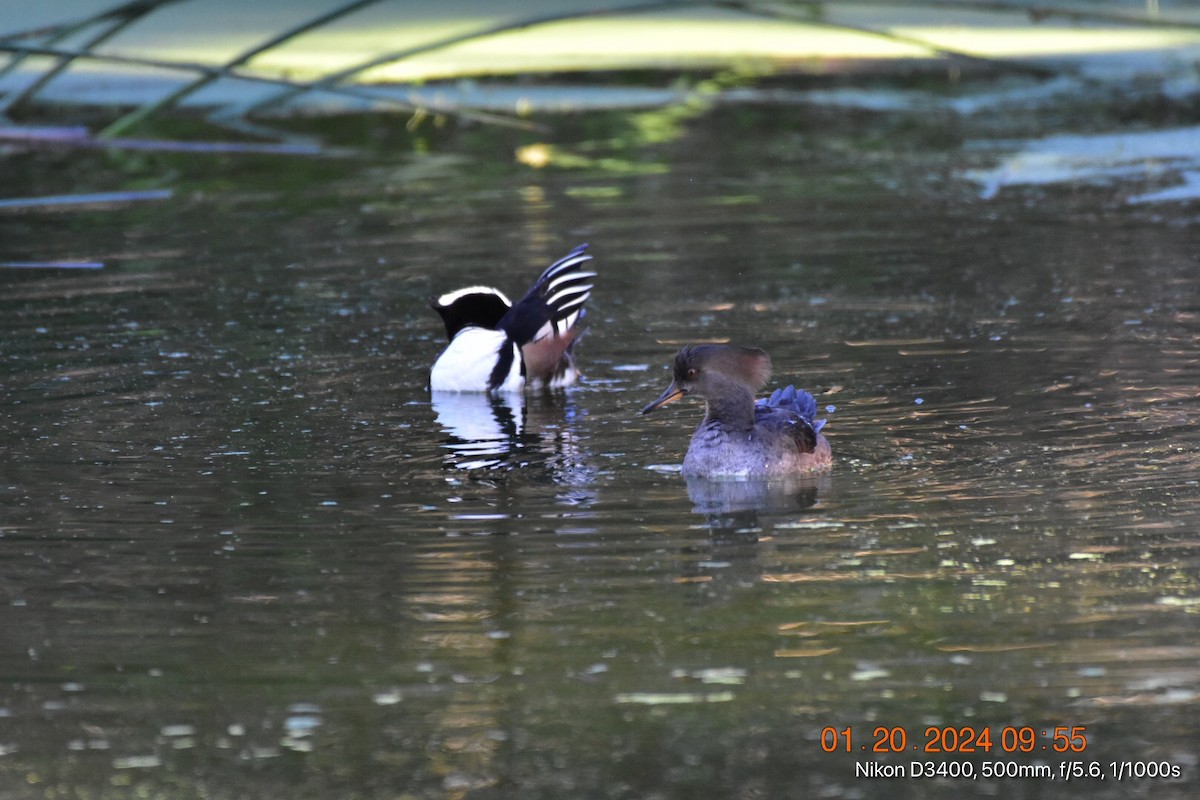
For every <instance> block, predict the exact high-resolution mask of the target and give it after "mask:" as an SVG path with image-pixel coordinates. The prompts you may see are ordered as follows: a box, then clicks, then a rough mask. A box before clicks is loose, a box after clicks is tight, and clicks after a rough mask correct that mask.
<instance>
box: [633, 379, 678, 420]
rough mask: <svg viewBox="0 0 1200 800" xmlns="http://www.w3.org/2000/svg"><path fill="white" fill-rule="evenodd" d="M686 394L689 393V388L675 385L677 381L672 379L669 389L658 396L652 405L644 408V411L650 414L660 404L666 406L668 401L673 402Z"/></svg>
mask: <svg viewBox="0 0 1200 800" xmlns="http://www.w3.org/2000/svg"><path fill="white" fill-rule="evenodd" d="M685 394H687V389H680V388H679V387H678V386H676V385H675V382H674V381H672V382H671V385H670V386H668V387H667V390H666V391H665V392H663V393H662V394H660V395H659V396H658V399H657V400H655V401H654V402H653V403H651V404H650V405H648V406H646V407H645V408H643V409H642V413H643V414H649V413H650V412H651V411H653V410H654V409H656V408H658V407H659V406H665V405H666V404H667V403H672V402H674V401H676V400H678V399H679V398H681V397H683V396H684V395H685Z"/></svg>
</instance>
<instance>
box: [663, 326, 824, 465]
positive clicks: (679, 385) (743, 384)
mask: <svg viewBox="0 0 1200 800" xmlns="http://www.w3.org/2000/svg"><path fill="white" fill-rule="evenodd" d="M770 376H771V357H770V356H768V355H767V354H766V353H764V352H763V351H762V350H759V349H757V348H753V347H734V346H732V345H720V344H699V345H688V346H687V347H685V348H683V349H682V350H680V351H679V354H678V355H676V356H675V374H674V380H673V381H671V385H670V386H668V387H667V389H666V391H665V392H663V393H662V395H660V396H659V398H658V399H657V400H655V401H654V402H653V403H651V404H650V405H648V406H646V407H645V408H643V409H642V413H643V414H649V413H650V412H651V411H653V410H654V409H656V408H658V407H659V406H662V405H665V404H667V403H670V402H671V401H672V400H678V399H679V398H681V397H683V396H684V395H686V394H693V393H694V394H696V395H699V396H700V397H703V398H704V399H705V401H706V402H707V406H706V408H705V412H704V421H703V422H701V423H700V427H698V428H696V433H695V434H694V435H693V436H692V443H691V445H689V446H688V451H687V455H686V456H685V457H684V459H683V474H684V475H686V476H695V477H705V478H709V477H723V476H728V477H733V476H737V477H751V478H770V477H779V476H782V475H793V474H796V473H805V472H809V473H811V472H825V471H827V470H829V468H830V466H831V464H832V462H833V454H832V452H831V451H830V449H829V442H828V441H826V440H825V437H824V436H822V435H821V433H820V431H821V428H822V427H823V426H824V425H825V420H823V419H822V420H818V419H816V415H817V401H816V400H814V399H813V397H812V395H810V394H809V393H808V392H805V391H801V390H798V389H796V388H794V387H792V386H789V387H787V388H786V389H776V390H775V391H774V393H772V394H771V396H770V397H767V398H763V399H761V400H759V401H758V402H755V401H754V393H755V392H756V391H758V390H759V389H761V388H762V387H763V386H764V385H765V384H766V382H767V379H768V378H770Z"/></svg>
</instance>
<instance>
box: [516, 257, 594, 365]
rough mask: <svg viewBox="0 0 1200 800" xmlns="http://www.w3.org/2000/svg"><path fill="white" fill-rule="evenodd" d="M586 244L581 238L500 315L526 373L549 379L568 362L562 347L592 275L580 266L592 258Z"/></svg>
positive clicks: (573, 330) (572, 333) (571, 335)
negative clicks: (574, 246)
mask: <svg viewBox="0 0 1200 800" xmlns="http://www.w3.org/2000/svg"><path fill="white" fill-rule="evenodd" d="M586 250H587V245H586V244H582V245H580V246H579V247H576V248H575V249H574V250H572V251H571V252H570V253H568V254H567V255H566V256H564V257H563V258H561V259H560V260H558V261H556V262H554V263H553V264H551V265H550V266H549V267H548V268H547V269H546V271H545V272H543V273H542V274H541V276H540V277H539V278H538V279H537V281H536V282H535V283H534V284H533V286H532V287H531V288H530V289H529V291H528V292H526V294H525V296H524V297H522V298H521V299H520V300H518V301H517V303H516V305H514V306H513V307H512V308H511V309H510V310H509V311H508V313H506V314H505V315H504V316H503V317H502V318H501V320H500V324H499V327H500V329H501V330H503V331H504V332H505V333H507V334H508V337H509V338H510V339H512V341H514V342H516V343H517V345H518V346H519V347H520V348H521V355H522V358H523V360H524V362H525V370H526V376H527V377H528V378H529V379H532V380H541V381H549V380H551V379H552V378H553V377H555V376H557V375H559V373H561V372H563V371H564V370H567V369H572V368H573V367H572V366H571V364H570V354H569V353H568V352H567V351H568V349H569V348H570V346H571V343H572V342H573V341H574V340H575V337H576V336H577V335H578V333H579V330H578V325H579V322H580V320H582V319H583V317H584V314H585V313H586V310H585V309H584V304H585V303H586V302H587V299H588V297H589V296H590V295H591V292H592V283H591V279H592V278H594V277H596V273H594V272H590V271H588V270H587V269H586V268H585V267H584V265H585V264H586V263H587V262H588V261H591V259H592V257H591V256H589V255H587V253H586V252H585V251H586Z"/></svg>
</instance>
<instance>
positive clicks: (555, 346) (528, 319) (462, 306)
mask: <svg viewBox="0 0 1200 800" xmlns="http://www.w3.org/2000/svg"><path fill="white" fill-rule="evenodd" d="M585 250H587V245H586V244H581V245H579V246H578V247H576V248H575V249H574V250H572V251H571V252H570V253H567V255H566V256H565V257H564V258H562V259H560V260H559V261H556V262H554V263H553V264H552V265H550V267H549V268H547V269H546V271H545V272H543V273H542V275H541V277H539V278H538V279H537V281H535V282H534V284H533V286H532V287H531V288H530V289H529V291H528V292H526V293H525V296H524V297H522V298H521V299H520V300H518V301H517V304H516V305H513V304H512V303H510V302H509V300H508V298H507V297H505V296H504V293H503V292H501V291H500V290H499V289H493V288H492V287H490V286H468V287H467V288H465V289H459V290H458V291H456V292H449V293H447V294H444V295H442V296H441V297H439V298H437V299H436V300H434V301H432V302H431V303H430V304H429V305H430V307H431V308H433V310H434V311H436V312H438V314H439V315H441V317H442V322H444V323H445V324H446V336H447V338H449V340H450V344H449V345H447V347H446V349H445V350H443V351H442V354H441V355H440V356H438V358H437V361H435V362H434V364H433V369H432V370H430V373H429V388H430V389H432V390H434V391H435V392H436V391H446V392H501V391H502V392H519V391H521V389H522V388H524V387H525V386H527V385H531V386H567V385H569V384H572V383H574V382H575V381H576V379H578V377H579V371H578V370H576V369H575V359H574V356H573V355H572V353H571V346H572V344H573V343H574V342H575V339H576V337H577V336H578V335H579V330H580V329H579V323H580V322H581V321H582V320H583V317H584V315H585V313H586V311H585V309H584V307H583V304H584V303H585V302H587V299H588V295H589V294H590V293H591V291H592V284H591V283H590V282H589V281H590V280H591V279H592V278H594V277H595V276H596V273H594V272H588V271H586V270H585V269H584V268H583V266H582V265H583V264H585V263H586V262H588V261H590V260H591V258H592V257H591V256H589V255H586V254H585V253H584V251H585Z"/></svg>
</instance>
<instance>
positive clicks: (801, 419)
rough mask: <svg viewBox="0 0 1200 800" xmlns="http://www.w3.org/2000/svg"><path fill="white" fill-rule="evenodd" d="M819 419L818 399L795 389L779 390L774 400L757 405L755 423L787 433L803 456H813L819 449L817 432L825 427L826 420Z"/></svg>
mask: <svg viewBox="0 0 1200 800" xmlns="http://www.w3.org/2000/svg"><path fill="white" fill-rule="evenodd" d="M816 417H817V401H816V399H815V398H814V397H813V396H812V395H811V394H809V393H808V392H806V391H804V390H803V389H797V388H796V387H794V386H788V387H786V388H784V389H776V390H775V391H774V392H772V393H771V396H770V397H764V398H762V399H760V400H758V402H756V403H755V404H754V418H755V422H756V423H757V424H760V425H767V426H769V427H777V428H780V429H783V430H785V431H787V432H788V433H789V434H790V435H791V437H792V439H793V440H794V441H795V442H796V448H797V449H798V450H799V451H800V452H801V453H811V452H813V451H814V450H815V449H816V447H817V432H818V431H820V430H821V428H823V427H825V420H823V419H820V420H819V419H817V418H816Z"/></svg>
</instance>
